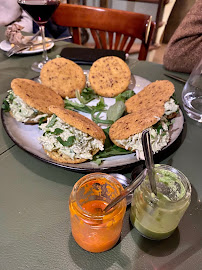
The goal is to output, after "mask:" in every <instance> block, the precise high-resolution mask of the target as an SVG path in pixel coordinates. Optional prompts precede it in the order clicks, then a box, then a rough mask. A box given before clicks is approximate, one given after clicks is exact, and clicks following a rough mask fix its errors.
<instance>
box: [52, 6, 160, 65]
mask: <svg viewBox="0 0 202 270" xmlns="http://www.w3.org/2000/svg"><path fill="white" fill-rule="evenodd" d="M151 19H152V17H151V16H150V15H146V14H141V13H135V12H129V11H123V10H116V9H110V8H99V7H89V6H83V5H74V4H73V5H72V4H60V5H59V7H58V8H57V9H56V11H55V13H54V14H53V20H54V21H55V23H56V24H58V25H61V26H68V27H71V28H72V34H73V42H74V43H76V44H81V35H80V28H86V29H90V31H91V34H92V36H93V39H94V41H95V47H96V48H99V49H101V48H103V49H114V50H122V51H125V52H126V53H128V52H129V50H130V48H131V47H132V45H133V43H134V41H135V39H139V40H140V41H141V42H140V50H139V53H138V59H139V60H146V57H147V53H148V49H149V45H150V42H151V39H152V34H153V31H154V27H155V23H154V22H152V21H151Z"/></svg>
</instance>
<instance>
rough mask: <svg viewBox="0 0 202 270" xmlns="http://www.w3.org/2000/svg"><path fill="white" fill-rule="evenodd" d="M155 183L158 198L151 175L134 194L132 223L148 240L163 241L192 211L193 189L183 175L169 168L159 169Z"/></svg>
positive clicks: (157, 168)
mask: <svg viewBox="0 0 202 270" xmlns="http://www.w3.org/2000/svg"><path fill="white" fill-rule="evenodd" d="M143 177H144V176H143ZM155 179H156V184H157V196H155V194H154V193H152V191H151V187H150V183H149V179H148V175H146V177H145V179H144V180H143V182H142V184H141V185H140V186H139V187H138V188H137V189H136V190H135V191H134V194H133V199H132V204H131V211H130V220H131V223H132V224H133V226H134V227H135V228H136V229H137V230H138V231H139V232H140V233H141V234H142V235H143V236H145V237H146V238H149V239H153V240H161V239H165V238H167V237H169V236H170V235H171V234H172V233H173V232H174V230H175V229H176V227H177V226H178V224H179V222H180V220H181V218H182V216H183V215H184V213H185V211H186V209H187V208H188V206H189V204H190V200H191V185H190V183H189V181H188V179H187V178H186V176H185V175H184V174H183V173H181V172H180V171H179V170H177V169H175V168H173V167H171V166H168V165H155Z"/></svg>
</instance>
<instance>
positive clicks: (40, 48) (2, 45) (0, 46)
mask: <svg viewBox="0 0 202 270" xmlns="http://www.w3.org/2000/svg"><path fill="white" fill-rule="evenodd" d="M31 37H32V36H26V38H27V39H30V38H31ZM49 40H50V41H51V39H50V38H46V41H49ZM34 42H35V43H40V42H42V38H41V37H36V39H35V40H34ZM53 46H54V42H50V43H48V44H47V45H46V50H50V49H51V48H52V47H53ZM11 48H12V46H11V44H10V42H8V41H6V40H3V41H2V42H1V43H0V49H1V50H3V51H5V52H7V51H9V50H10V49H11ZM39 52H43V46H42V45H40V46H36V47H34V48H33V49H31V50H28V49H26V50H23V51H21V52H19V53H17V54H34V53H39Z"/></svg>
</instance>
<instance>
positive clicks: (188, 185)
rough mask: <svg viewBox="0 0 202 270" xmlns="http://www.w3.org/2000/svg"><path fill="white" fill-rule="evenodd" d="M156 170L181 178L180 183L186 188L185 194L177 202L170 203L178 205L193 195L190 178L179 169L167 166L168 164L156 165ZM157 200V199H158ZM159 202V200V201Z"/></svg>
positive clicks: (171, 201)
mask: <svg viewBox="0 0 202 270" xmlns="http://www.w3.org/2000/svg"><path fill="white" fill-rule="evenodd" d="M154 168H155V170H159V169H164V170H166V171H170V172H172V173H174V174H176V175H178V176H179V177H180V181H181V183H182V184H183V187H184V188H185V194H184V195H183V196H182V197H181V198H180V199H177V200H170V201H169V203H178V202H180V201H182V200H184V199H185V198H187V197H188V196H189V195H191V190H192V189H191V183H190V182H189V180H188V178H187V177H186V176H185V175H184V174H183V173H182V172H181V171H180V170H178V169H176V168H174V167H172V166H170V165H167V164H155V165H154ZM156 199H157V198H156ZM157 200H158V199H157Z"/></svg>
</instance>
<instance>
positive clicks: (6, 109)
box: [1, 99, 10, 112]
mask: <svg viewBox="0 0 202 270" xmlns="http://www.w3.org/2000/svg"><path fill="white" fill-rule="evenodd" d="M1 108H2V109H3V110H4V111H5V112H9V111H10V105H9V103H8V101H7V100H5V99H4V101H3V104H2V106H1Z"/></svg>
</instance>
